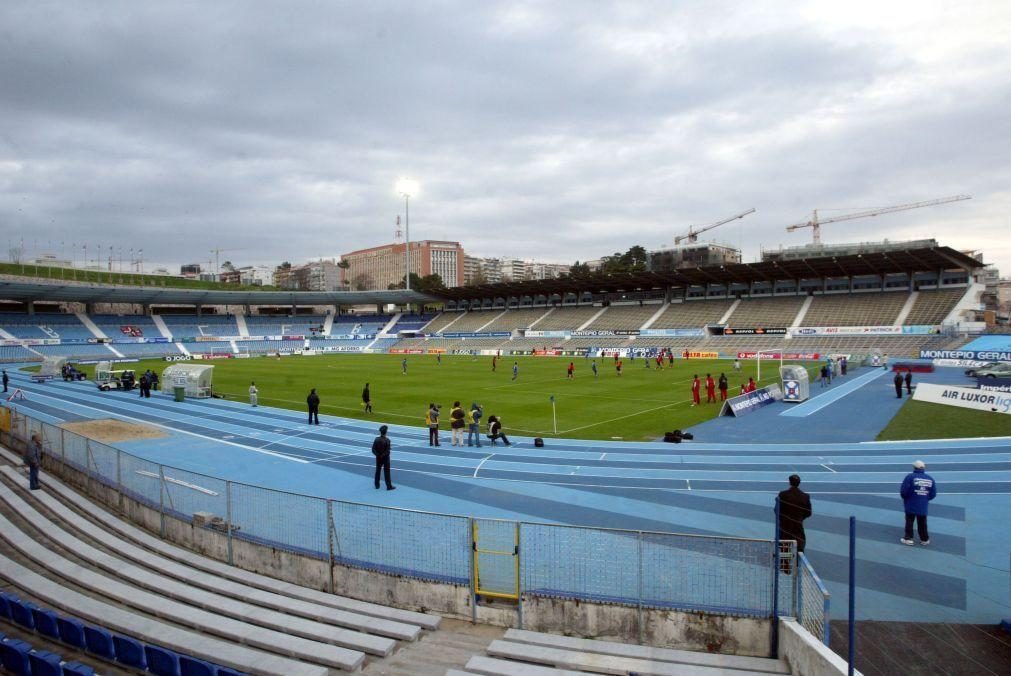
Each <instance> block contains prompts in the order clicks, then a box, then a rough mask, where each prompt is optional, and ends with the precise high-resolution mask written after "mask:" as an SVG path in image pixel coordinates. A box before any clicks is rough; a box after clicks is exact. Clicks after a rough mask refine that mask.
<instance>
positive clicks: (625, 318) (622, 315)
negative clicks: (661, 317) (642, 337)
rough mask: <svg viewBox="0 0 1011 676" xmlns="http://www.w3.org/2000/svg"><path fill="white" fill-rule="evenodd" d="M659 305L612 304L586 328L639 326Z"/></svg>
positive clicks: (635, 327) (629, 327)
mask: <svg viewBox="0 0 1011 676" xmlns="http://www.w3.org/2000/svg"><path fill="white" fill-rule="evenodd" d="M659 309H660V306H659V305H643V306H641V307H640V306H638V305H612V306H610V307H609V308H607V311H606V312H604V314H602V315H600V316H599V317H597V318H596V319H594V320H593V321H592V322H591V323H590V324H589V325H588V326H587V327H586V328H587V330H590V331H608V330H610V331H618V330H630V329H638V328H641V327H642V325H643V324H645V323H646V322H647V321H649V318H650V317H652V316H653V315H655V314H656V313H657V311H658V310H659Z"/></svg>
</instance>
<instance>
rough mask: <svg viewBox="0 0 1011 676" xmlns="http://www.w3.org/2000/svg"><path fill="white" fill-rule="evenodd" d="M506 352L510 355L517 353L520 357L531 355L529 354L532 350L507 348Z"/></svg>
mask: <svg viewBox="0 0 1011 676" xmlns="http://www.w3.org/2000/svg"><path fill="white" fill-rule="evenodd" d="M508 354H510V355H519V356H521V357H522V356H524V355H531V354H533V351H532V350H509V353H508Z"/></svg>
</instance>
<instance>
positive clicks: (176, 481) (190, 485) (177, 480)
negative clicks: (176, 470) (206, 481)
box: [135, 469, 221, 497]
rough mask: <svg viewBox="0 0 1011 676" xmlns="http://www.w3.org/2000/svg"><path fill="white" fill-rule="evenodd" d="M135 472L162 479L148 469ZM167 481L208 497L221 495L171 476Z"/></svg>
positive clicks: (166, 478)
mask: <svg viewBox="0 0 1011 676" xmlns="http://www.w3.org/2000/svg"><path fill="white" fill-rule="evenodd" d="M135 471H136V473H137V474H140V475H141V476H149V477H151V478H153V479H160V478H161V475H159V474H158V473H157V472H149V471H147V470H146V469H138V470H135ZM165 481H167V482H169V483H170V484H176V485H177V486H182V487H184V488H191V489H193V490H195V491H200V492H201V493H206V494H207V495H213V496H215V497H217V496H218V495H221V494H220V493H218V492H217V491H212V490H211V489H210V488H204V487H203V486H197V485H196V484H191V483H190V482H188V481H183V480H181V479H173V478H172V477H170V476H166V477H165Z"/></svg>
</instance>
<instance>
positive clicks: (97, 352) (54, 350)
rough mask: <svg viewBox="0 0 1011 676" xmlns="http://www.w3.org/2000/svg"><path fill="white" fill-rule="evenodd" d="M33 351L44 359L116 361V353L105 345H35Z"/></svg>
mask: <svg viewBox="0 0 1011 676" xmlns="http://www.w3.org/2000/svg"><path fill="white" fill-rule="evenodd" d="M32 349H33V350H35V351H37V352H38V353H40V354H41V355H42V356H44V357H67V358H69V359H116V353H115V352H113V351H112V350H110V349H109V348H108V347H107V346H105V345H93V344H81V345H33V346H32Z"/></svg>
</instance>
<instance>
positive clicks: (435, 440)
mask: <svg viewBox="0 0 1011 676" xmlns="http://www.w3.org/2000/svg"><path fill="white" fill-rule="evenodd" d="M425 424H426V425H428V445H429V446H438V445H439V407H438V406H436V405H435V404H429V405H428V412H427V413H425Z"/></svg>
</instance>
